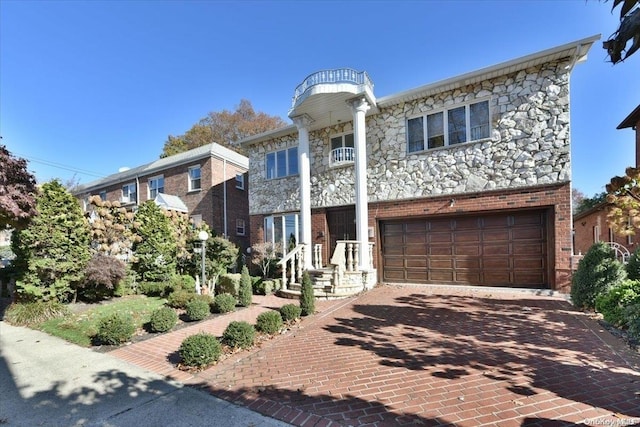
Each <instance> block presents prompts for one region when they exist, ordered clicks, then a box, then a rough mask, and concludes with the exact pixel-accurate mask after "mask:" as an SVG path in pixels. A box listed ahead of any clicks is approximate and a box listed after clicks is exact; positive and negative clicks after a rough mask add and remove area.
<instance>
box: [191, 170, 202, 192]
mask: <svg viewBox="0 0 640 427" xmlns="http://www.w3.org/2000/svg"><path fill="white" fill-rule="evenodd" d="M201 188H202V180H201V179H200V166H199V165H198V166H191V167H190V168H189V191H196V190H200V189H201Z"/></svg>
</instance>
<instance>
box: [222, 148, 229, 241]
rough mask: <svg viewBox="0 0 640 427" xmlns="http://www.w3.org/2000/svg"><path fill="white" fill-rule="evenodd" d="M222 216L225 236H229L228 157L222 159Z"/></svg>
mask: <svg viewBox="0 0 640 427" xmlns="http://www.w3.org/2000/svg"><path fill="white" fill-rule="evenodd" d="M222 205H223V207H222V210H223V213H222V217H223V222H224V237H226V238H227V239H228V238H229V234H228V233H227V159H222Z"/></svg>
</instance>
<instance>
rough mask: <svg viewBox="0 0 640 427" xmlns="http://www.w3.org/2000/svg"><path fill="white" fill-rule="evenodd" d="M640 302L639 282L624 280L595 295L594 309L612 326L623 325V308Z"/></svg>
mask: <svg viewBox="0 0 640 427" xmlns="http://www.w3.org/2000/svg"><path fill="white" fill-rule="evenodd" d="M632 304H640V282H639V281H637V280H625V281H623V282H622V283H621V284H619V285H616V286H614V287H612V288H611V289H609V290H608V291H607V292H605V293H603V294H600V295H598V296H597V297H596V310H597V311H598V312H599V313H601V314H602V316H603V317H604V320H606V321H607V322H609V323H611V324H612V325H614V326H624V325H625V309H626V307H627V306H629V305H632Z"/></svg>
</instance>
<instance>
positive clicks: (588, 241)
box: [573, 105, 640, 267]
mask: <svg viewBox="0 0 640 427" xmlns="http://www.w3.org/2000/svg"><path fill="white" fill-rule="evenodd" d="M629 128H631V129H632V130H634V131H635V137H636V145H635V150H636V156H635V158H636V164H635V167H636V168H637V167H639V166H640V105H638V106H637V107H636V108H635V110H633V111H632V112H631V114H629V115H628V116H627V117H626V118H625V119H624V120H623V121H622V122H621V123H620V124H619V125H618V127H617V128H616V129H629ZM614 174H615V173H614ZM614 174H612V176H613V175H614ZM607 213H608V204H607V203H600V204H599V205H597V206H594V207H593V208H591V209H589V210H587V211H585V212H581V213H579V214H577V215H574V217H573V234H574V235H573V245H574V249H573V252H574V254H576V255H584V254H585V253H586V252H587V251H588V250H589V248H590V247H591V245H593V244H594V243H597V242H610V243H612V246H613V247H614V248H615V249H616V250H617V251H619V253H618V257H619V258H623V257H626V256H628V255H629V254H630V253H633V252H634V251H635V250H636V249H637V247H638V246H637V244H638V239H640V235H638V234H637V233H636V234H635V235H631V236H622V235H619V234H616V233H614V231H613V230H612V229H611V228H610V227H609V224H608V223H607ZM574 264H575V263H574ZM574 267H575V265H574Z"/></svg>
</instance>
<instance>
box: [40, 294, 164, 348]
mask: <svg viewBox="0 0 640 427" xmlns="http://www.w3.org/2000/svg"><path fill="white" fill-rule="evenodd" d="M165 302H166V300H165V299H164V298H158V297H147V296H144V295H132V296H127V297H122V298H116V299H113V300H111V301H109V302H105V303H101V304H95V305H89V306H85V307H82V309H78V307H72V311H73V312H72V314H70V315H68V316H65V317H62V318H56V319H51V320H48V321H46V322H43V323H41V324H39V325H37V326H36V328H37V329H40V330H42V331H44V332H46V333H48V334H50V335H54V336H56V337H60V338H62V339H64V340H67V341H70V342H72V343H74V344H78V345H81V346H83V347H90V346H91V344H92V337H93V336H94V335H95V334H96V332H97V331H98V322H99V321H100V319H101V318H103V317H105V316H107V315H109V314H112V313H115V312H123V313H129V314H130V315H131V316H132V317H133V320H134V322H135V325H136V328H138V329H140V328H142V327H143V325H144V324H145V323H147V322H149V319H150V317H151V313H152V312H153V311H154V310H155V309H157V308H160V307H162V306H163V305H164V303H165Z"/></svg>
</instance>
